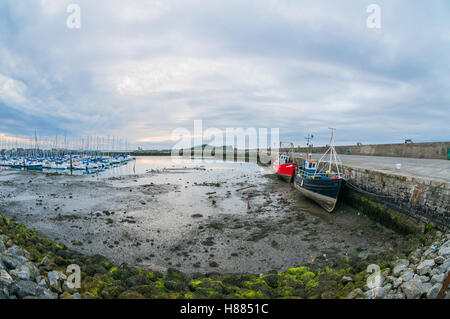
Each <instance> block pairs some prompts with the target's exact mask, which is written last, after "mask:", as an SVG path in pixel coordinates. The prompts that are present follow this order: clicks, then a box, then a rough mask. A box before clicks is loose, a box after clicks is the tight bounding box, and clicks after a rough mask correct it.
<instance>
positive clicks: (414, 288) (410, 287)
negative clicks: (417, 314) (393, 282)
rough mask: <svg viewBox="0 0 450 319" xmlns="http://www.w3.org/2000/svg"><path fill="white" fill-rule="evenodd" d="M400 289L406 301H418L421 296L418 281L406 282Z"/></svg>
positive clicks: (420, 287)
mask: <svg viewBox="0 0 450 319" xmlns="http://www.w3.org/2000/svg"><path fill="white" fill-rule="evenodd" d="M400 287H401V289H402V291H403V293H404V294H405V296H406V298H408V299H419V298H420V296H421V295H422V289H423V288H422V283H421V282H420V281H418V280H410V281H407V282H405V283H403V284H402V285H401V286H400Z"/></svg>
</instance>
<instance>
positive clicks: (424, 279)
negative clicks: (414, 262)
mask: <svg viewBox="0 0 450 319" xmlns="http://www.w3.org/2000/svg"><path fill="white" fill-rule="evenodd" d="M414 276H416V275H414ZM418 277H419V278H418V279H419V280H420V281H421V282H429V281H430V277H428V276H418Z"/></svg>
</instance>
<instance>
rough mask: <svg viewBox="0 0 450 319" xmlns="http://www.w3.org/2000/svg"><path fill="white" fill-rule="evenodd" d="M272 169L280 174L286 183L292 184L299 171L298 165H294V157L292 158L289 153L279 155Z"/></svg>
mask: <svg viewBox="0 0 450 319" xmlns="http://www.w3.org/2000/svg"><path fill="white" fill-rule="evenodd" d="M280 149H281V143H280ZM272 167H273V170H274V171H275V172H276V173H277V174H278V176H279V177H280V178H281V179H283V180H284V181H286V182H288V183H291V182H292V181H293V180H294V176H295V172H296V170H297V164H296V163H294V159H293V156H290V155H288V154H287V153H285V154H281V153H279V155H278V157H277V158H276V159H275V162H274V163H273V165H272Z"/></svg>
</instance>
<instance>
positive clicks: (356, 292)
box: [344, 288, 367, 299]
mask: <svg viewBox="0 0 450 319" xmlns="http://www.w3.org/2000/svg"><path fill="white" fill-rule="evenodd" d="M344 299H367V296H366V295H365V294H364V292H363V291H362V290H361V289H360V288H356V289H355V290H353V291H352V292H351V293H349V294H348V295H347V296H346V297H345V298H344Z"/></svg>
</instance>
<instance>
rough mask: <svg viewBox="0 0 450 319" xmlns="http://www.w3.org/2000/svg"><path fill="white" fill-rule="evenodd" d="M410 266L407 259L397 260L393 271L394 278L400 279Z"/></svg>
mask: <svg viewBox="0 0 450 319" xmlns="http://www.w3.org/2000/svg"><path fill="white" fill-rule="evenodd" d="M408 266H409V260H407V259H400V260H397V261H396V262H395V263H394V270H393V274H394V276H396V277H398V276H399V275H400V273H401V272H402V271H403V270H405V269H406V268H408Z"/></svg>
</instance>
